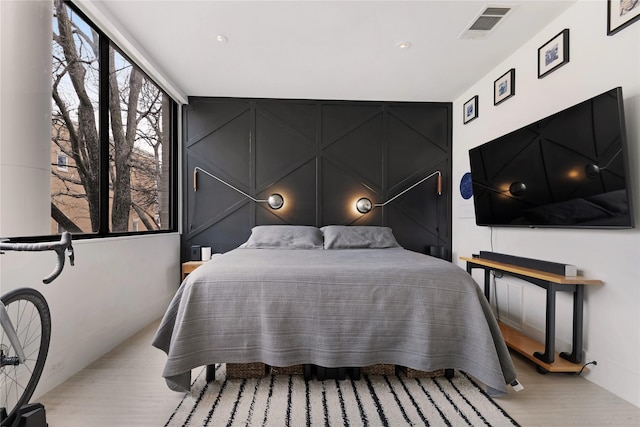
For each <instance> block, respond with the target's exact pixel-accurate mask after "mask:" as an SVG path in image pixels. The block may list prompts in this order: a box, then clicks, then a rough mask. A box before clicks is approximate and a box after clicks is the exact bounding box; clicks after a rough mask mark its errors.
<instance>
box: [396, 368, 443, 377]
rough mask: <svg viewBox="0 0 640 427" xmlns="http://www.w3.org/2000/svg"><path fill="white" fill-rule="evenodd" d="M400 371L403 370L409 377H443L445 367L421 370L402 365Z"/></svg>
mask: <svg viewBox="0 0 640 427" xmlns="http://www.w3.org/2000/svg"><path fill="white" fill-rule="evenodd" d="M399 370H400V372H403V373H404V374H405V375H406V376H407V378H435V377H443V376H444V369H438V370H436V371H419V370H417V369H412V368H405V367H401V368H400V369H399Z"/></svg>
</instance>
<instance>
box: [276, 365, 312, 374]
mask: <svg viewBox="0 0 640 427" xmlns="http://www.w3.org/2000/svg"><path fill="white" fill-rule="evenodd" d="M303 373H304V365H293V366H271V375H302V374H303Z"/></svg>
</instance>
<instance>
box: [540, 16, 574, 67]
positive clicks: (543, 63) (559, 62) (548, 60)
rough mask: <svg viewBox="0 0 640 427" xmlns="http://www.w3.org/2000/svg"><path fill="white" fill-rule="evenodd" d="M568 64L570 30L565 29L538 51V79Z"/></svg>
mask: <svg viewBox="0 0 640 427" xmlns="http://www.w3.org/2000/svg"><path fill="white" fill-rule="evenodd" d="M567 62H569V29H568V28H565V29H564V30H562V31H560V33H558V35H556V36H555V37H554V38H552V39H551V40H549V41H548V42H546V43H545V44H544V45H542V46H541V47H540V48H539V49H538V78H539V79H541V78H543V77H545V76H546V75H547V74H549V73H551V72H552V71H555V70H557V69H558V68H560V67H562V66H563V65H565V64H566V63H567Z"/></svg>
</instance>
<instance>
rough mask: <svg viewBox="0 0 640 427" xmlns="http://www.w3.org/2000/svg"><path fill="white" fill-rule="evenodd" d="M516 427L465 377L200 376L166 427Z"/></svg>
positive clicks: (218, 372)
mask: <svg viewBox="0 0 640 427" xmlns="http://www.w3.org/2000/svg"><path fill="white" fill-rule="evenodd" d="M406 425H427V426H517V425H518V423H517V422H516V421H515V420H513V418H511V417H510V416H509V415H508V414H507V413H506V412H505V411H503V410H502V409H501V408H500V407H499V406H498V405H497V404H496V403H495V402H494V401H493V400H492V399H491V398H490V397H489V396H488V395H487V394H486V393H485V392H484V390H483V389H482V388H481V387H480V386H478V385H477V384H476V383H475V382H474V381H473V380H472V379H471V378H470V377H468V376H467V375H466V374H464V373H460V372H457V371H456V375H455V377H454V378H453V379H451V380H448V379H446V378H444V377H438V378H414V379H410V378H406V377H404V376H367V375H363V376H362V378H361V379H360V380H359V381H352V380H350V379H347V380H343V381H337V380H326V381H315V380H314V381H307V382H305V381H304V379H303V377H302V375H294V376H291V375H270V376H266V377H264V378H261V379H249V380H236V379H234V380H227V379H226V378H225V365H224V364H222V365H219V366H216V381H215V382H211V383H208V384H207V383H206V382H205V373H204V369H203V371H202V372H201V373H200V374H198V376H197V377H196V380H195V381H194V383H193V385H192V387H191V393H188V394H186V395H185V397H184V399H183V400H182V401H181V402H180V404H179V405H178V407H177V408H176V410H175V411H174V413H173V414H172V415H171V417H170V418H169V420H168V421H167V423H166V424H165V426H166V427H176V426H406Z"/></svg>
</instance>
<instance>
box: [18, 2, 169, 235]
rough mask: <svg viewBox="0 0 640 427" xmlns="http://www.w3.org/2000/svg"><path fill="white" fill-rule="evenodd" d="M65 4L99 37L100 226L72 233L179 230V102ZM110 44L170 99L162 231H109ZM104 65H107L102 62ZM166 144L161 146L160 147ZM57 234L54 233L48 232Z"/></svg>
mask: <svg viewBox="0 0 640 427" xmlns="http://www.w3.org/2000/svg"><path fill="white" fill-rule="evenodd" d="M64 4H65V5H66V6H68V7H69V8H70V9H71V10H72V11H73V13H74V14H76V15H77V16H78V17H80V18H81V19H82V20H83V21H84V22H85V23H86V24H87V25H88V26H90V27H91V28H92V29H93V30H94V31H95V32H96V34H97V35H98V38H99V42H98V43H99V45H98V46H99V47H98V49H99V53H98V63H99V67H100V69H99V74H98V75H99V78H98V87H99V92H98V114H97V116H98V129H99V130H98V135H99V139H100V159H99V168H100V170H99V187H100V188H99V190H100V209H99V210H100V213H99V222H100V225H99V228H98V230H96V231H92V232H86V233H74V234H73V238H74V239H97V238H108V237H121V236H137V235H149V234H164V233H175V232H177V231H178V172H179V171H178V144H179V141H178V113H179V104H178V102H177V101H176V100H175V99H174V98H173V97H172V96H170V95H169V94H168V93H167V91H166V90H164V89H163V88H162V86H161V85H159V84H158V83H157V82H156V80H155V79H153V78H152V77H151V76H149V75H148V73H146V72H145V71H144V70H143V69H142V68H141V67H140V66H139V65H138V64H137V63H136V62H135V61H134V60H132V59H131V58H130V57H129V55H127V54H126V53H125V52H124V51H123V50H122V49H121V48H120V47H119V46H118V44H117V42H115V41H114V40H111V39H110V38H109V37H108V36H107V35H106V34H105V33H104V32H103V31H102V30H101V29H100V28H99V27H98V26H97V25H96V24H95V23H94V22H93V21H92V20H91V19H89V17H88V16H87V15H86V14H85V13H83V12H82V11H81V10H80V9H79V8H78V7H77V6H76V5H75V4H74V3H73V2H72V1H70V0H64ZM110 47H113V49H115V50H116V51H117V52H118V53H119V54H120V55H122V56H123V57H124V58H125V59H126V60H127V61H128V62H129V63H130V64H131V66H132V67H135V68H136V69H137V70H138V71H139V72H141V73H142V74H143V75H144V77H145V78H146V79H148V80H149V81H151V82H152V83H153V84H154V85H155V86H156V87H157V88H158V89H159V90H160V91H161V92H162V93H163V96H166V97H167V98H168V99H169V100H170V102H169V112H168V114H167V115H166V116H167V117H168V119H169V129H170V131H169V144H168V145H169V147H168V148H169V168H170V170H169V188H168V191H169V197H168V203H169V207H168V216H169V224H168V226H167V228H166V229H163V230H143V231H119V232H113V231H110V221H109V218H110V208H109V206H110V203H109V184H110V177H109V145H110V144H109V141H110V135H109V124H110V123H109V120H110V116H109V105H108V102H104V100H108V99H109V66H108V63H109V48H110ZM105 64H106V65H105ZM166 148H167V147H164V146H163V149H166ZM50 236H51V237H54V238H55V237H57V235H50ZM43 237H46V236H39V237H38V236H34V237H25V238H21V239H20V240H24V241H30V240H38V239H40V240H41V239H42V238H43Z"/></svg>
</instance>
